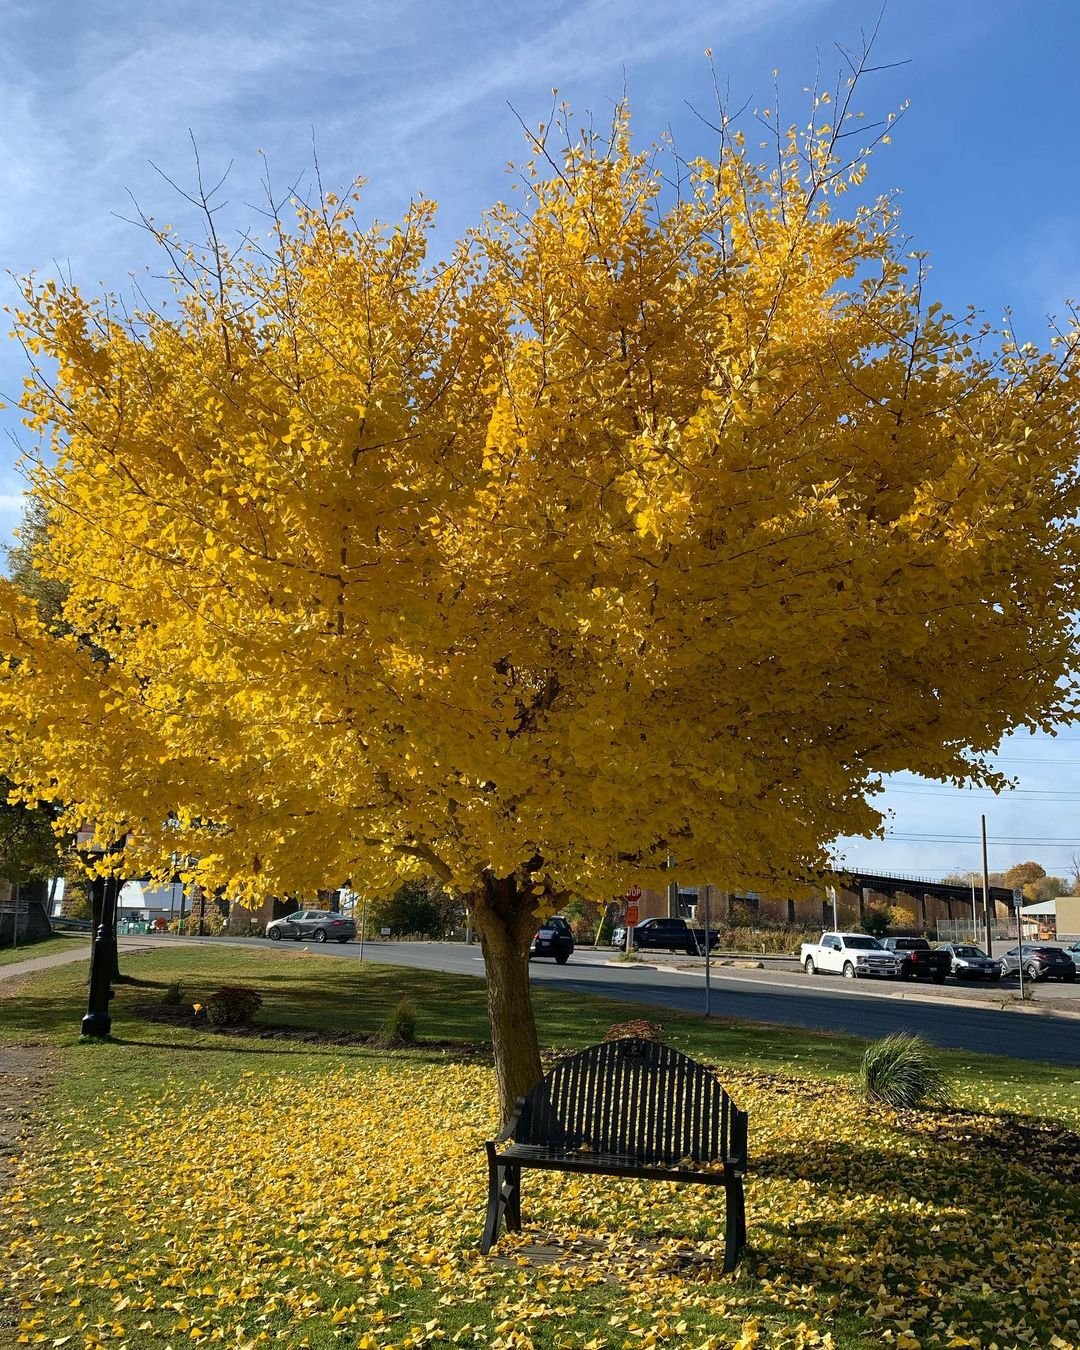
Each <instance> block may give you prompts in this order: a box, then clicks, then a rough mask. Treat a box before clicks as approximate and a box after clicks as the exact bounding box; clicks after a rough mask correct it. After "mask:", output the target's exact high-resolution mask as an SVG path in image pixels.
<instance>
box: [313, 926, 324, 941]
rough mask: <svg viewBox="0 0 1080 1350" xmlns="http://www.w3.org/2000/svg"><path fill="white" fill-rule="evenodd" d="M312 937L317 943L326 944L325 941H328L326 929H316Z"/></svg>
mask: <svg viewBox="0 0 1080 1350" xmlns="http://www.w3.org/2000/svg"><path fill="white" fill-rule="evenodd" d="M311 936H312V937H313V938H314V939H315V941H316V942H325V941H326V929H325V928H316V929H315V931H314V933H312V935H311Z"/></svg>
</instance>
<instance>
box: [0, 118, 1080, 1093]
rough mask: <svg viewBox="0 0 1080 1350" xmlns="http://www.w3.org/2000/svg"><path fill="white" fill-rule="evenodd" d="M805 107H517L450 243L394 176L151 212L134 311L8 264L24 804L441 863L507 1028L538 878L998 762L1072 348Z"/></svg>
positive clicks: (1048, 641) (342, 858)
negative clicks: (273, 212) (953, 279)
mask: <svg viewBox="0 0 1080 1350" xmlns="http://www.w3.org/2000/svg"><path fill="white" fill-rule="evenodd" d="M819 102H822V106H819V107H818V108H817V109H816V111H815V117H814V121H813V123H812V125H811V127H810V128H809V130H807V131H806V132H805V133H796V132H791V133H790V134H782V133H781V132H779V130H778V131H777V134H776V136H775V145H774V146H773V147H772V150H771V151H770V153H771V154H773V155H774V162H773V163H771V164H770V163H760V162H759V158H760V157H761V156H759V155H756V154H752V153H751V152H750V151H749V150H748V149H747V148H746V147H745V145H744V144H743V141H742V138H741V136H740V135H739V134H738V133H737V132H736V131H735V130H734V128H733V127H732V126H731V125H730V124H729V123H728V122H727V120H726V119H724V120H722V121H721V123H720V125H719V127H718V131H719V133H720V141H721V143H720V146H719V149H718V150H717V152H716V153H715V154H714V155H712V156H711V157H707V158H702V159H698V160H695V161H693V162H691V163H689V164H688V163H686V162H685V161H683V160H681V159H680V158H679V157H678V156H676V155H674V154H671V153H669V154H667V155H666V157H665V155H664V154H662V153H660V152H658V151H656V150H655V149H647V150H644V151H641V150H636V149H635V148H634V147H633V145H632V143H631V138H630V130H629V120H628V115H627V112H626V109H625V108H620V109H619V111H618V114H617V116H616V118H615V121H614V125H613V127H612V128H611V132H610V135H609V136H605V137H603V138H601V137H597V136H584V137H583V138H582V139H580V140H575V139H574V138H572V137H568V139H567V143H566V145H565V146H564V147H563V148H562V149H561V150H559V149H557V148H556V147H555V145H554V139H553V136H554V133H548V132H544V131H541V132H540V133H539V134H538V136H537V137H536V138H535V140H534V150H535V155H534V157H533V159H532V160H531V161H530V162H529V163H528V164H527V165H526V166H525V167H524V170H523V177H524V193H523V195H522V199H521V202H520V204H519V205H518V206H517V207H510V206H503V205H500V206H496V207H495V208H493V209H492V210H491V211H490V212H488V213H487V214H486V215H485V217H484V218H483V220H482V221H481V222H480V223H479V224H478V226H477V228H476V229H475V230H474V231H473V232H471V233H470V234H468V235H467V236H466V237H465V238H463V239H462V240H461V241H460V242H459V243H458V244H457V245H456V246H455V247H454V248H453V249H452V250H451V251H450V252H449V255H448V257H447V258H446V259H445V260H443V261H437V260H434V259H432V258H430V257H429V247H428V241H429V237H430V234H431V230H432V224H433V218H434V209H435V208H434V206H433V204H432V203H430V202H427V201H419V202H417V203H416V204H415V205H414V206H413V207H412V208H411V209H410V210H409V211H408V212H407V214H406V216H405V217H404V219H403V220H402V221H401V222H400V223H399V224H397V225H395V226H393V227H381V226H378V225H373V226H370V227H364V226H362V225H361V224H360V223H358V220H357V216H356V209H357V208H356V202H355V201H354V200H353V199H352V198H347V199H344V200H338V199H336V198H335V197H333V196H329V197H326V198H325V200H321V201H319V202H316V203H315V204H314V205H311V206H308V205H304V204H303V203H299V204H297V205H296V207H295V219H289V220H288V221H287V220H286V219H285V218H284V213H281V214H280V215H279V217H278V219H277V220H276V222H275V224H274V228H273V229H272V231H271V232H270V234H269V235H268V237H267V238H265V239H263V240H261V241H258V240H252V239H248V240H246V241H244V242H242V243H241V244H240V245H239V246H238V247H237V248H236V249H235V250H234V251H229V250H228V249H226V248H225V247H224V246H223V245H222V244H220V243H219V242H218V241H217V238H216V235H215V236H214V244H213V247H212V248H211V249H210V251H209V252H208V253H205V254H200V253H197V252H196V251H195V250H193V249H191V248H190V247H188V246H186V245H184V244H183V242H182V241H181V240H180V239H179V238H178V237H176V236H173V235H169V234H165V233H164V232H162V234H161V238H162V242H163V244H164V245H165V246H166V247H167V248H168V249H169V250H170V253H171V256H172V258H173V261H174V274H175V299H174V301H173V303H172V305H171V306H170V307H168V308H162V309H159V310H155V309H150V308H145V307H144V308H141V309H137V310H135V311H133V312H131V313H126V312H125V310H124V309H123V307H122V306H121V305H120V303H119V302H118V301H117V300H116V298H115V297H103V298H101V299H98V300H93V299H88V298H86V297H84V296H83V295H82V294H81V293H80V292H79V291H78V290H76V289H75V288H73V287H70V286H61V285H58V284H56V283H54V282H45V283H32V284H29V285H28V287H27V292H26V299H25V305H24V308H23V312H22V314H21V316H20V318H19V327H20V331H21V334H22V338H23V341H24V343H25V344H26V346H27V347H28V349H29V350H30V352H31V353H32V354H33V355H34V357H35V358H36V359H37V360H38V362H39V364H38V366H37V368H36V369H35V373H34V377H33V379H32V380H31V382H30V386H29V389H28V392H27V394H26V397H25V401H24V403H25V408H26V410H27V415H28V419H29V422H30V424H31V426H32V427H34V428H35V429H36V430H37V431H38V432H40V433H41V436H42V438H43V447H44V448H43V453H42V454H41V456H40V458H39V460H38V463H37V466H36V468H35V470H34V480H33V481H34V491H35V493H36V495H37V497H38V498H39V500H40V501H41V502H42V503H43V504H44V507H45V509H46V511H47V513H48V540H47V545H46V546H44V547H42V548H41V549H40V550H39V556H38V559H37V566H38V567H39V568H40V569H41V572H42V574H43V575H44V576H45V577H48V578H51V579H53V580H54V581H56V582H57V583H59V584H60V585H61V586H62V588H63V596H64V598H63V601H62V604H63V612H62V618H63V623H62V624H61V623H59V622H58V621H57V620H56V618H55V617H52V616H50V615H49V614H47V613H44V612H39V611H38V610H36V608H35V604H34V601H33V600H32V599H28V598H27V597H26V596H25V595H21V594H19V593H18V592H16V591H15V590H13V589H12V588H10V587H5V588H4V589H3V592H2V595H0V606H2V618H0V622H2V632H3V637H2V639H0V641H2V644H3V646H4V648H5V649H6V650H7V651H8V652H9V653H10V654H11V657H12V659H11V660H10V661H9V662H8V663H7V665H6V668H5V670H4V674H3V680H2V682H0V711H2V712H3V713H4V715H5V716H6V733H5V741H4V746H5V751H6V760H7V764H6V767H7V769H8V771H9V772H10V773H11V774H12V776H13V777H14V778H15V779H16V781H17V782H18V783H19V784H20V786H21V787H22V788H23V790H24V791H25V792H26V793H27V794H28V795H29V796H31V797H33V798H35V799H36V798H42V799H52V800H57V801H59V802H66V803H70V804H71V807H70V809H71V810H72V811H73V812H77V813H78V814H80V815H82V816H90V817H94V818H96V819H97V820H98V821H99V822H100V823H101V828H102V830H103V831H107V830H108V829H110V828H115V829H120V828H127V829H131V830H134V832H135V833H134V837H133V843H132V845H131V848H132V851H133V853H134V864H133V865H134V866H136V867H137V868H138V869H139V870H142V869H143V868H149V867H152V866H154V865H155V864H157V865H160V864H161V862H162V860H163V859H164V858H166V857H168V856H169V855H171V854H173V853H175V852H177V851H181V852H183V853H185V854H191V855H193V856H197V857H199V858H200V862H199V865H198V866H199V872H200V877H201V880H202V882H203V884H206V885H208V886H215V887H216V886H224V887H226V888H227V890H228V892H229V893H230V894H232V895H235V896H237V897H245V896H252V895H256V894H267V893H273V894H289V893H301V894H302V893H312V892H314V891H315V890H316V889H318V888H320V887H331V886H336V885H339V884H342V883H344V882H349V883H351V884H352V885H353V886H354V887H356V888H360V887H367V888H369V889H379V888H381V889H383V890H384V891H389V890H390V889H392V888H393V886H394V885H395V884H396V881H397V879H398V878H400V877H402V876H407V875H409V874H410V872H417V871H418V872H423V873H432V872H434V873H437V874H438V875H439V877H440V878H441V879H442V880H443V881H444V882H445V883H447V884H448V885H450V886H451V887H453V888H455V889H457V890H458V891H460V892H461V893H463V894H465V895H466V896H468V897H469V898H470V903H471V904H472V906H473V909H474V913H475V916H476V923H477V929H478V932H479V934H480V936H481V939H482V941H484V943H485V955H486V956H487V959H488V969H489V977H492V976H494V977H495V980H494V982H495V984H496V985H498V984H499V983H500V981H502V980H504V979H510V978H511V977H510V976H508V975H507V972H508V971H512V972H513V974H512V980H511V982H516V984H515V989H516V995H515V999H516V1001H512V1002H513V1009H511V1006H510V1004H505V1005H499V1006H496V1004H497V1003H498V996H497V991H496V994H495V995H493V998H495V1003H493V1021H495V1022H498V1021H500V1019H505V1018H507V1017H509V1016H510V1015H511V1011H513V1013H514V1015H515V1016H516V1015H519V1014H521V1015H525V1014H524V1013H522V997H524V999H525V1001H526V1002H527V990H526V991H525V993H524V995H522V989H521V981H522V979H523V978H524V969H525V956H524V951H525V948H526V947H527V943H528V933H529V931H530V930H531V927H532V924H533V918H532V916H533V912H534V910H536V909H537V908H544V907H547V908H549V909H550V907H551V906H553V905H555V904H557V903H558V900H559V897H560V896H563V895H565V894H567V893H569V892H571V891H573V892H584V893H587V894H592V895H597V896H607V895H610V894H613V893H615V892H617V891H619V890H621V889H623V887H624V886H625V885H626V884H627V883H628V882H629V881H631V880H633V881H637V882H639V883H643V884H653V885H657V884H662V881H661V878H662V877H663V878H664V879H667V876H668V874H667V873H666V872H665V870H664V869H665V868H666V865H667V862H668V860H669V859H670V858H674V859H675V860H676V863H677V866H678V869H679V875H680V879H682V878H683V877H685V878H686V879H687V880H691V879H694V878H697V879H708V880H712V881H714V882H718V883H719V884H724V885H727V886H730V887H732V888H748V889H762V888H764V889H767V888H768V887H769V886H770V885H775V884H778V883H780V882H781V881H783V880H784V879H785V878H789V877H795V876H806V875H808V874H810V873H812V872H814V871H815V870H818V869H821V868H823V867H826V866H827V865H828V844H829V841H831V840H832V839H834V838H835V837H836V836H838V835H841V834H852V833H854V834H861V833H868V832H872V831H873V830H875V829H876V828H877V827H878V826H879V824H880V819H881V818H880V815H879V813H878V812H877V811H876V810H875V809H874V807H873V804H872V801H871V800H870V798H871V797H872V794H873V791H874V789H875V787H876V785H877V784H878V782H879V779H880V775H882V774H884V773H888V772H891V771H893V770H900V769H908V770H915V771H917V772H920V773H923V774H926V775H928V776H930V777H933V778H938V779H944V780H948V781H952V782H955V783H963V782H983V783H994V782H996V781H998V780H997V779H996V777H995V775H994V774H993V773H992V772H991V770H990V768H989V767H988V764H987V761H986V759H985V756H986V755H987V754H988V753H989V752H990V751H992V750H993V748H994V747H995V746H996V745H997V743H998V741H999V740H1000V738H1001V736H1002V735H1003V734H1004V733H1005V732H1007V731H1010V730H1012V729H1014V728H1016V727H1020V726H1024V727H1028V728H1036V727H1038V728H1045V727H1048V726H1049V725H1050V724H1051V723H1054V722H1056V721H1059V720H1060V719H1062V718H1068V717H1069V716H1071V715H1072V711H1073V698H1072V694H1071V692H1070V689H1069V685H1068V680H1069V677H1070V675H1071V673H1072V671H1073V669H1074V665H1075V656H1076V630H1075V627H1074V623H1073V620H1074V610H1075V596H1076V532H1075V528H1074V526H1073V521H1074V520H1075V518H1076V511H1077V506H1078V483H1077V472H1076V462H1075V460H1076V431H1075V428H1076V424H1077V393H1078V379H1077V360H1076V350H1077V349H1076V335H1075V334H1060V333H1059V334H1054V335H1052V337H1051V340H1050V343H1049V345H1048V347H1047V349H1046V350H1036V349H1035V348H1034V347H1031V346H1029V345H1020V344H1017V343H1016V342H1015V341H1013V340H1012V338H1011V336H1010V335H1009V334H1008V333H1004V334H999V335H995V334H991V333H989V332H988V331H987V330H986V329H985V328H982V329H980V328H979V326H978V325H977V324H976V322H975V321H974V320H973V319H972V318H971V316H967V317H960V318H957V317H954V316H952V315H950V314H948V313H946V312H945V311H944V310H943V309H942V307H941V306H940V305H938V304H936V303H932V302H930V300H929V299H928V297H927V294H926V288H927V277H926V268H925V262H924V260H923V259H922V258H920V257H918V256H915V255H911V254H909V253H906V252H905V244H904V240H903V236H902V233H901V230H900V226H899V221H898V218H897V214H896V209H895V206H894V204H893V203H892V201H891V200H889V199H887V198H881V199H878V200H873V201H867V200H865V199H860V200H861V204H854V205H852V206H851V207H850V208H848V207H847V202H849V201H853V200H854V199H853V198H849V197H845V195H844V194H845V192H847V191H848V190H849V189H853V188H859V187H860V185H861V183H862V179H863V177H864V174H865V168H866V154H865V153H860V154H859V155H857V156H855V158H854V159H853V160H850V161H846V162H842V161H841V160H840V159H838V151H837V147H838V144H839V143H840V141H839V137H840V136H841V135H842V133H843V132H845V131H846V130H849V129H851V127H852V125H853V123H852V122H851V121H850V120H849V119H850V117H851V114H850V111H849V110H847V109H846V108H841V109H839V110H837V111H836V112H835V113H834V111H833V109H832V108H830V107H827V106H824V103H823V101H819ZM210 223H211V226H212V225H213V218H212V215H211V218H210ZM54 367H55V376H53V375H52V374H51V371H52V370H53V368H54ZM103 654H104V659H103ZM495 1030H496V1049H497V1052H498V1051H499V1049H500V1033H499V1028H498V1026H496V1028H495ZM525 1035H526V1039H527V1038H528V1036H529V1035H531V1021H530V1022H529V1024H528V1027H527V1028H526V1033H525ZM504 1048H505V1047H504ZM518 1050H521V1045H520V1044H518V1045H517V1046H516V1050H515V1053H516V1052H517V1051H518ZM535 1065H536V1061H535V1058H533V1059H531V1060H530V1063H529V1064H527V1065H525V1067H524V1068H523V1069H522V1070H521V1074H519V1076H518V1081H519V1082H520V1081H521V1078H522V1077H527V1076H528V1074H529V1073H530V1072H532V1071H533V1070H534V1069H535ZM511 1077H513V1075H511ZM500 1081H501V1084H502V1088H503V1094H504V1102H505V1100H506V1096H507V1094H508V1093H509V1092H511V1090H512V1088H513V1083H512V1082H511V1081H510V1079H507V1078H505V1076H504V1078H502V1079H501V1080H500ZM510 1100H512V1097H511V1098H510Z"/></svg>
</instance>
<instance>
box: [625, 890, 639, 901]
mask: <svg viewBox="0 0 1080 1350" xmlns="http://www.w3.org/2000/svg"><path fill="white" fill-rule="evenodd" d="M626 898H627V900H630V901H631V902H633V903H635V904H636V903H637V901H638V900H640V899H641V887H640V886H628V887H627V890H626Z"/></svg>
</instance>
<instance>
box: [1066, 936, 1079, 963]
mask: <svg viewBox="0 0 1080 1350" xmlns="http://www.w3.org/2000/svg"><path fill="white" fill-rule="evenodd" d="M1065 950H1066V951H1067V952H1068V953H1069V956H1070V957H1071V958H1072V962H1073V965H1075V966H1080V942H1074V943H1073V944H1072V946H1071V947H1066V948H1065Z"/></svg>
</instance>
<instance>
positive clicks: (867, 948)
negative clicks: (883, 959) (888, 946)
mask: <svg viewBox="0 0 1080 1350" xmlns="http://www.w3.org/2000/svg"><path fill="white" fill-rule="evenodd" d="M844 946H845V947H853V948H854V949H855V951H857V952H879V951H881V943H880V942H879V941H878V940H877V938H872V937H863V936H862V934H861V933H847V934H845V936H844Z"/></svg>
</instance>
